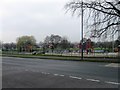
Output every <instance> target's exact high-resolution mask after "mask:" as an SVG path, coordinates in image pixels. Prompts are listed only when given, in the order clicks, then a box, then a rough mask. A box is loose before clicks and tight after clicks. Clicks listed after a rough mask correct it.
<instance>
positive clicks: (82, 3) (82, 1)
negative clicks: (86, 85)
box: [81, 0, 83, 60]
mask: <svg viewBox="0 0 120 90" xmlns="http://www.w3.org/2000/svg"><path fill="white" fill-rule="evenodd" d="M81 2H82V4H81V39H82V40H81V60H83V0H81Z"/></svg>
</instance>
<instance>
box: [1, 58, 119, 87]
mask: <svg viewBox="0 0 120 90" xmlns="http://www.w3.org/2000/svg"><path fill="white" fill-rule="evenodd" d="M119 68H120V67H119V64H117V63H103V62H102V63H100V62H81V61H79V62H78V61H61V60H47V59H45V60H44V59H35V58H34V59H33V58H15V57H3V58H2V87H3V88H118V87H119V85H120V83H119V82H118V81H119V80H118V74H119V72H118V71H119Z"/></svg>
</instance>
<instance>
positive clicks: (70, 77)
mask: <svg viewBox="0 0 120 90" xmlns="http://www.w3.org/2000/svg"><path fill="white" fill-rule="evenodd" d="M69 77H70V78H75V79H82V78H80V77H75V76H69Z"/></svg>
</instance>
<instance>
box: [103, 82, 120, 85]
mask: <svg viewBox="0 0 120 90" xmlns="http://www.w3.org/2000/svg"><path fill="white" fill-rule="evenodd" d="M105 83H109V84H117V85H120V83H117V82H108V81H105Z"/></svg>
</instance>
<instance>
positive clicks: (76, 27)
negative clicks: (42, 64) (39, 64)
mask: <svg viewBox="0 0 120 90" xmlns="http://www.w3.org/2000/svg"><path fill="white" fill-rule="evenodd" d="M68 1H69V0H1V1H0V2H1V3H0V8H1V9H2V10H0V19H2V20H1V21H0V30H1V32H0V34H2V41H3V42H16V38H17V37H20V36H24V35H33V36H34V37H35V38H36V40H37V42H40V41H43V40H44V38H45V37H46V36H47V35H51V34H55V35H60V36H65V37H67V38H68V40H70V41H72V42H79V41H80V18H78V17H77V16H74V17H72V15H71V14H70V13H67V14H65V11H66V10H65V8H64V5H65V4H66V3H67V2H68Z"/></svg>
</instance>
